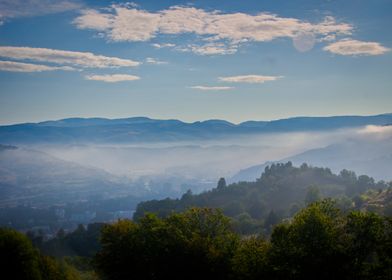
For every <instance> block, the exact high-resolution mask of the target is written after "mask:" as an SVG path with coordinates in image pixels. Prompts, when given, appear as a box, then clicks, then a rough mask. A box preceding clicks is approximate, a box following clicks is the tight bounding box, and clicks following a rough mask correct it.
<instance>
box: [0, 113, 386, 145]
mask: <svg viewBox="0 0 392 280" xmlns="http://www.w3.org/2000/svg"><path fill="white" fill-rule="evenodd" d="M391 123H392V113H389V114H382V115H374V116H334V117H295V118H288V119H281V120H273V121H246V122H242V123H240V124H234V123H230V122H227V121H224V120H207V121H201V122H200V121H198V122H193V123H186V122H182V121H179V120H156V119H150V118H146V117H134V118H124V119H104V118H69V119H63V120H58V121H44V122H39V123H22V124H14V125H3V126H0V139H1V140H0V142H1V143H3V144H34V143H57V144H59V143H61V144H69V143H72V144H75V143H135V142H172V141H186V140H206V139H217V138H220V137H227V136H233V135H234V136H235V135H248V134H257V133H273V132H298V131H325V130H333V129H340V128H349V127H360V126H365V125H388V124H391Z"/></svg>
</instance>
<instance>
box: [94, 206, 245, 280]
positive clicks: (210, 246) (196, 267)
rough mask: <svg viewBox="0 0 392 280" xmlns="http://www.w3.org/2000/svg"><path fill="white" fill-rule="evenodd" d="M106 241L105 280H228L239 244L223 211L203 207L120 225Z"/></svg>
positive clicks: (101, 264)
mask: <svg viewBox="0 0 392 280" xmlns="http://www.w3.org/2000/svg"><path fill="white" fill-rule="evenodd" d="M101 240H102V250H101V251H100V252H99V253H98V254H97V257H96V264H97V269H98V271H99V273H100V274H101V275H102V276H103V278H104V279H131V278H132V279H133V278H134V279H183V278H184V275H187V277H186V278H187V279H200V278H202V277H204V278H206V277H211V276H213V277H215V278H217V279H224V278H227V277H228V275H229V270H230V266H231V263H230V260H231V257H232V255H233V254H234V252H235V249H236V247H237V244H238V241H239V239H238V236H237V235H235V234H234V233H233V232H232V231H231V225H230V220H229V219H228V218H226V217H224V216H223V214H222V213H221V212H220V211H218V210H213V209H197V208H195V209H190V210H188V211H186V212H184V213H181V214H172V215H170V216H169V217H167V218H164V219H160V218H158V217H157V216H155V215H153V214H147V215H145V216H144V217H142V218H141V219H139V221H138V223H134V222H132V221H118V222H117V223H115V224H112V225H107V226H105V227H104V228H103V230H102V239H101Z"/></svg>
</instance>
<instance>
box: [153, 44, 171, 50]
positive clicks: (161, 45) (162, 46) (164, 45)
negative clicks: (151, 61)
mask: <svg viewBox="0 0 392 280" xmlns="http://www.w3.org/2000/svg"><path fill="white" fill-rule="evenodd" d="M151 46H153V47H154V48H156V49H162V48H173V47H175V46H176V45H175V44H171V43H163V44H158V43H154V44H151Z"/></svg>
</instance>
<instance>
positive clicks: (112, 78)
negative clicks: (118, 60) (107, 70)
mask: <svg viewBox="0 0 392 280" xmlns="http://www.w3.org/2000/svg"><path fill="white" fill-rule="evenodd" d="M85 79H86V80H92V81H102V82H106V83H117V82H124V81H136V80H140V77H139V76H134V75H127V74H113V75H87V76H85Z"/></svg>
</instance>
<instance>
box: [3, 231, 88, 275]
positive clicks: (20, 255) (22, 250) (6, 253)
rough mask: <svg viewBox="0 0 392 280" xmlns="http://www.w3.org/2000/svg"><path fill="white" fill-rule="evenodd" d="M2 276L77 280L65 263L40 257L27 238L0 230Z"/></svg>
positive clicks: (74, 272) (71, 269) (75, 272)
mask: <svg viewBox="0 0 392 280" xmlns="http://www.w3.org/2000/svg"><path fill="white" fill-rule="evenodd" d="M0 258H1V260H0V261H1V265H2V275H6V276H8V277H11V278H9V279H18V280H25V279H26V280H27V279H29V280H41V279H42V280H78V279H80V277H79V273H78V271H76V270H75V269H74V268H73V267H72V266H70V265H68V264H67V263H65V262H59V261H57V260H55V259H54V258H52V257H48V256H44V255H41V254H40V253H39V252H38V250H37V249H35V248H34V247H33V245H32V243H31V241H30V240H29V239H28V238H27V236H25V235H23V234H21V233H19V232H17V231H15V230H11V229H6V228H0Z"/></svg>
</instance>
